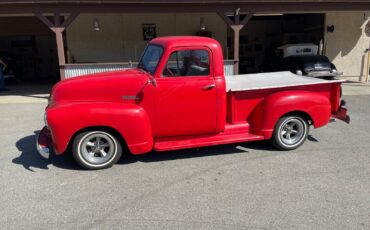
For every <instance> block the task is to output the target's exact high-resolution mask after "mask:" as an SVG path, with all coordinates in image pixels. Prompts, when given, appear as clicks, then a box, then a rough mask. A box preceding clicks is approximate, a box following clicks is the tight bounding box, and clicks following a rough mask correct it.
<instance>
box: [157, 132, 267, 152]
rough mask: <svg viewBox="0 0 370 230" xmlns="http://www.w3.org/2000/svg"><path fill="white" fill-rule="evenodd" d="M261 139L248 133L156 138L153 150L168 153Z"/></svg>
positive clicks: (261, 137)
mask: <svg viewBox="0 0 370 230" xmlns="http://www.w3.org/2000/svg"><path fill="white" fill-rule="evenodd" d="M263 139H265V138H264V137H263V136H257V135H253V134H249V133H218V134H209V135H201V136H190V137H176V138H158V139H156V140H155V144H154V150H155V151H169V150H178V149H188V148H196V147H205V146H214V145H223V144H231V143H240V142H248V141H258V140H263Z"/></svg>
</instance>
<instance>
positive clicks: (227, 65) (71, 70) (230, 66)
mask: <svg viewBox="0 0 370 230" xmlns="http://www.w3.org/2000/svg"><path fill="white" fill-rule="evenodd" d="M136 66H137V62H120V63H78V64H66V65H64V66H62V69H63V70H64V77H65V79H68V78H73V77H78V76H82V75H87V74H94V73H102V72H110V71H117V70H125V69H130V68H134V67H136ZM224 70H225V75H233V74H234V60H225V61H224Z"/></svg>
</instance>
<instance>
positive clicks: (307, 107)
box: [251, 90, 331, 139]
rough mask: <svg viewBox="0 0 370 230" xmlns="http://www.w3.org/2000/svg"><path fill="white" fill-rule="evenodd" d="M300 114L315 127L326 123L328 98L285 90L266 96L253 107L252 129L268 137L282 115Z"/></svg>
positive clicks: (303, 91)
mask: <svg viewBox="0 0 370 230" xmlns="http://www.w3.org/2000/svg"><path fill="white" fill-rule="evenodd" d="M289 114H300V115H302V116H304V117H305V118H307V120H309V121H311V123H310V124H311V125H313V126H314V127H315V128H319V127H321V126H324V125H326V124H327V123H328V122H329V120H330V116H331V104H330V101H329V99H328V98H327V97H326V96H324V95H321V94H319V93H316V92H311V91H305V90H287V91H281V92H277V93H273V94H271V95H269V96H267V97H266V98H265V99H264V100H263V101H262V102H261V103H260V104H259V105H258V106H257V107H256V109H255V111H254V113H253V115H252V117H251V120H252V121H253V131H254V132H255V133H256V134H259V135H263V136H264V137H265V138H266V139H270V138H271V136H272V133H273V130H274V128H275V126H276V124H277V122H278V121H279V119H280V118H281V117H283V116H286V115H289Z"/></svg>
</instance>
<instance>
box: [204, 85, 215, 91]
mask: <svg viewBox="0 0 370 230" xmlns="http://www.w3.org/2000/svg"><path fill="white" fill-rule="evenodd" d="M215 87H216V84H210V85H206V86H203V87H202V90H210V89H213V88H215Z"/></svg>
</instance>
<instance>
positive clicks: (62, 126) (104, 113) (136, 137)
mask: <svg viewBox="0 0 370 230" xmlns="http://www.w3.org/2000/svg"><path fill="white" fill-rule="evenodd" d="M46 112H47V121H48V126H49V129H50V131H51V135H52V139H53V143H54V146H55V149H56V154H62V153H63V152H64V151H65V150H66V148H67V146H68V143H69V142H70V141H71V138H72V137H73V135H74V134H76V133H77V132H78V131H80V130H82V129H85V128H88V127H96V126H101V127H109V128H113V129H115V130H116V131H118V132H119V133H120V134H121V136H122V137H123V138H124V140H125V141H126V143H127V145H128V148H129V149H130V151H131V153H133V154H142V153H146V152H149V151H151V150H152V148H153V136H152V129H151V125H150V120H149V117H148V115H147V113H146V111H145V110H144V109H143V108H142V107H140V106H137V105H134V104H124V103H110V102H99V103H94V102H83V103H70V104H61V105H55V106H53V107H49V108H47V110H46Z"/></svg>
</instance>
